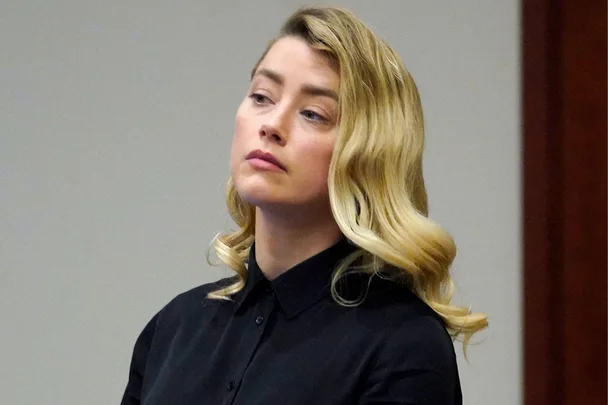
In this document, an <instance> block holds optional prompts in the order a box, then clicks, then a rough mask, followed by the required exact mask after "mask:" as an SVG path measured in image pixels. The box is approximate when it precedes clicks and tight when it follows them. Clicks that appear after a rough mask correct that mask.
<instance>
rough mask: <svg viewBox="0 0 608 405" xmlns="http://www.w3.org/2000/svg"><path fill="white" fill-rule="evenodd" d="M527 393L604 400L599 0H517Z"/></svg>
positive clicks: (538, 400) (558, 402) (527, 397)
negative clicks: (520, 69) (520, 46)
mask: <svg viewBox="0 0 608 405" xmlns="http://www.w3.org/2000/svg"><path fill="white" fill-rule="evenodd" d="M520 4H521V20H522V25H521V27H522V48H521V49H522V93H521V94H522V102H523V110H522V113H523V115H522V123H523V139H522V140H523V150H522V153H523V190H522V191H523V218H522V221H523V224H522V225H523V235H522V237H523V276H524V277H523V278H524V282H523V283H524V284H523V316H524V319H523V323H524V334H523V344H524V390H523V391H524V404H525V405H582V404H584V405H596V404H597V405H600V404H602V405H605V404H606V356H607V352H606V344H607V334H606V307H607V302H606V271H607V269H606V246H607V242H606V210H607V206H606V171H607V170H606V149H607V146H606V120H607V118H606V90H607V85H606V0H522V2H521V3H520Z"/></svg>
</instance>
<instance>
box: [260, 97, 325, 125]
mask: <svg viewBox="0 0 608 405" xmlns="http://www.w3.org/2000/svg"><path fill="white" fill-rule="evenodd" d="M249 98H250V99H251V100H252V101H253V103H254V104H255V105H256V106H263V105H265V104H266V102H268V101H270V99H269V98H268V97H266V96H265V95H263V94H259V93H251V94H250V95H249ZM301 114H302V115H303V116H304V118H306V119H307V120H308V121H312V122H315V123H319V124H327V123H328V122H329V120H328V119H327V118H325V117H324V116H322V115H321V114H318V113H316V112H314V111H312V110H304V111H302V113H301ZM310 114H312V115H313V117H314V118H310V117H309V116H308V115H310Z"/></svg>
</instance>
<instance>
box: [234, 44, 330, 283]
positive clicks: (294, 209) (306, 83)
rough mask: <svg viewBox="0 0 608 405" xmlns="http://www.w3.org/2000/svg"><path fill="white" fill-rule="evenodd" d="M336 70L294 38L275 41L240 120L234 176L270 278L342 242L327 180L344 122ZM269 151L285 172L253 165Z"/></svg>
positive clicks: (238, 116)
mask: <svg viewBox="0 0 608 405" xmlns="http://www.w3.org/2000/svg"><path fill="white" fill-rule="evenodd" d="M339 81H340V79H339V75H338V72H336V71H335V69H333V68H332V67H331V65H330V63H329V61H328V60H327V59H326V57H324V56H323V55H321V54H320V53H318V51H316V50H314V49H312V48H310V47H309V46H308V45H307V44H306V43H305V42H303V41H302V40H300V39H297V38H294V37H286V38H282V39H280V40H279V41H277V42H276V43H275V44H274V45H273V46H272V48H271V49H270V50H269V51H268V53H267V54H266V56H265V57H264V59H263V60H262V61H261V63H260V64H259V66H258V68H257V69H256V72H255V74H254V75H253V78H252V80H251V83H250V86H249V89H248V91H247V94H246V95H245V98H244V99H243V102H242V103H241V105H240V106H239V109H238V111H237V113H236V118H235V133H234V138H233V143H232V149H231V153H230V171H231V176H232V179H233V181H234V184H235V187H236V190H237V192H238V193H239V195H240V196H241V198H243V199H244V200H245V201H247V202H249V203H251V204H253V205H255V207H256V224H255V226H256V234H255V246H256V247H255V249H256V260H257V262H258V265H259V266H260V269H262V271H263V272H264V274H265V275H266V277H267V278H268V279H270V280H272V279H274V278H276V277H277V276H279V275H280V274H282V273H283V272H285V271H287V270H288V269H290V268H291V267H293V266H294V265H296V264H298V263H300V262H302V261H304V260H305V259H307V258H308V257H310V256H313V255H315V254H317V253H319V252H321V251H322V250H325V249H326V248H328V247H330V246H331V245H333V244H334V243H336V242H337V241H338V239H339V238H340V236H341V232H340V230H339V228H338V226H337V224H336V222H335V220H334V218H333V215H332V213H331V209H330V205H329V197H328V187H327V175H328V171H329V164H330V161H331V157H332V153H333V149H334V144H335V139H336V133H337V124H338V102H337V92H338V87H339ZM254 150H261V151H263V152H269V153H271V154H272V155H274V156H275V157H276V158H277V159H279V160H280V162H281V163H282V164H283V166H285V170H281V169H278V168H277V167H273V166H268V165H266V164H264V163H263V162H260V161H259V160H258V161H255V160H248V159H247V155H248V154H249V153H250V152H251V151H254Z"/></svg>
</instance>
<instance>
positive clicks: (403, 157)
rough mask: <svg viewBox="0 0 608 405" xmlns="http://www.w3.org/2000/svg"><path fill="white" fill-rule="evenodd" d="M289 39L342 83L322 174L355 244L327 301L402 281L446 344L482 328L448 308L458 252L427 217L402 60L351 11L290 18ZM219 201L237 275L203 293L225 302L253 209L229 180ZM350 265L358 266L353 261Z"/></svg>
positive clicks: (226, 252)
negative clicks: (374, 282) (357, 286)
mask: <svg viewBox="0 0 608 405" xmlns="http://www.w3.org/2000/svg"><path fill="white" fill-rule="evenodd" d="M287 36H293V37H297V38H300V39H302V40H303V41H305V42H306V43H307V44H308V45H309V46H310V47H312V48H313V49H316V50H318V51H319V52H321V53H322V54H323V55H325V56H326V57H327V58H328V61H329V62H330V63H332V65H333V66H335V67H336V69H337V71H338V73H339V76H340V85H339V100H340V102H339V115H340V119H339V125H338V130H337V132H338V133H337V135H336V136H337V138H336V143H335V147H334V151H333V156H332V160H331V163H330V168H329V175H328V188H329V200H330V203H331V209H332V212H333V216H334V218H335V220H336V223H337V224H338V226H339V228H340V230H341V231H342V233H343V235H344V236H345V237H346V238H348V239H349V240H350V241H351V242H352V243H354V244H355V245H356V246H357V250H356V251H355V252H354V253H352V254H351V255H349V256H348V257H346V258H345V259H344V260H343V261H342V262H341V263H340V265H339V266H338V267H337V268H336V270H335V271H334V273H333V275H332V282H331V292H332V296H333V298H334V300H335V301H336V302H337V303H339V304H341V305H344V306H355V305H358V304H360V303H361V302H362V300H363V299H364V296H362V297H359V299H356V300H347V299H346V298H344V297H342V296H341V295H340V293H339V291H338V283H339V281H340V280H341V279H342V278H343V277H344V276H345V275H347V274H351V273H365V274H369V275H376V276H379V277H382V278H388V279H391V280H393V281H396V282H407V284H408V285H410V287H411V289H412V290H413V292H414V293H415V294H416V295H417V296H418V297H419V298H421V299H422V300H423V301H424V302H426V303H427V304H428V305H429V306H430V307H431V308H432V309H433V310H434V311H435V312H436V313H437V314H439V316H440V317H441V318H442V319H443V321H444V323H445V325H446V328H447V329H448V331H449V332H450V334H451V335H452V337H453V338H456V337H458V336H459V335H462V336H464V340H463V343H464V346H465V349H466V345H467V343H468V342H469V339H470V338H471V336H472V335H473V334H474V333H475V332H477V331H479V330H481V329H484V328H485V327H486V326H487V324H488V322H487V316H486V315H485V314H481V313H472V312H471V311H470V309H469V308H465V307H458V306H453V305H451V304H450V301H451V298H452V294H453V290H454V283H453V281H452V279H451V277H450V274H449V268H450V266H451V264H452V262H453V260H454V257H455V255H456V247H455V244H454V241H453V240H452V238H451V237H450V235H449V234H448V233H447V232H446V231H444V230H443V229H442V228H441V227H440V226H439V225H437V224H436V223H435V222H433V221H431V220H430V219H429V218H428V203H427V194H426V190H425V186H424V179H423V174H422V154H423V149H424V123H423V114H422V105H421V101H420V96H419V93H418V90H417V88H416V84H415V83H414V80H413V79H412V77H411V75H410V74H409V72H408V71H407V70H406V68H405V66H404V65H403V63H402V61H401V59H400V58H399V56H398V55H397V54H396V53H395V52H394V51H393V49H392V48H391V47H390V46H389V45H388V44H387V43H386V42H385V41H384V40H382V39H379V38H378V37H376V35H374V33H373V32H372V31H371V30H370V29H369V28H368V27H367V26H366V25H365V24H364V23H363V22H362V21H360V20H359V19H358V18H357V17H355V16H354V15H353V14H352V13H351V12H350V11H348V10H345V9H342V8H336V7H306V8H301V9H299V10H298V11H296V12H295V13H294V14H292V15H291V16H290V17H289V18H288V19H287V21H286V22H285V23H284V25H283V26H282V28H281V30H280V33H279V35H278V36H277V37H276V38H275V39H273V40H272V41H270V43H269V45H268V48H267V49H266V51H265V52H264V53H263V55H262V56H261V58H260V59H259V60H258V62H257V64H256V65H255V67H254V69H253V72H255V70H256V69H257V66H258V65H259V63H260V62H261V61H262V60H263V59H264V57H265V55H266V53H267V52H268V50H269V49H270V48H271V47H272V45H273V44H274V43H275V42H276V41H277V40H279V39H281V38H283V37H287ZM226 202H227V207H228V210H229V213H230V215H231V217H232V219H233V220H234V222H235V223H236V224H237V225H238V227H239V229H238V230H236V231H235V232H231V233H224V234H218V235H217V236H216V237H215V239H214V241H213V243H212V244H213V246H214V248H215V253H216V255H217V256H218V258H219V259H220V260H221V261H222V262H223V263H224V264H225V265H227V266H228V267H229V268H231V269H232V270H233V271H234V272H235V273H236V278H235V281H234V282H233V283H232V284H230V285H228V286H226V287H224V288H221V289H218V290H217V291H213V292H211V293H210V294H209V296H208V297H209V298H213V299H230V298H229V297H230V296H231V295H233V294H235V293H237V292H238V291H240V290H241V289H242V288H243V287H244V286H245V283H246V280H247V266H246V260H247V258H248V255H249V249H250V247H251V245H252V243H253V241H254V234H255V207H254V206H253V205H251V204H249V203H247V202H246V201H244V200H242V199H241V198H240V196H239V194H238V193H237V191H236V190H235V187H234V184H233V182H232V179H231V178H229V180H228V184H227V193H226ZM355 261H357V263H358V264H357V265H356V266H354V265H353V263H354V262H355Z"/></svg>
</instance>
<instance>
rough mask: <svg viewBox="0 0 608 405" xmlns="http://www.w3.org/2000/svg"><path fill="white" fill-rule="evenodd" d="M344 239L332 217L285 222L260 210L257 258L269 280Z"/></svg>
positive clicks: (256, 247)
mask: <svg viewBox="0 0 608 405" xmlns="http://www.w3.org/2000/svg"><path fill="white" fill-rule="evenodd" d="M294 218H295V219H294ZM312 218H315V219H314V220H312ZM341 236H342V234H341V232H340V228H338V225H337V224H336V222H335V220H334V218H333V216H332V215H331V213H330V214H329V215H328V216H327V215H326V216H323V217H322V216H316V217H311V216H308V215H290V216H289V218H285V217H281V216H279V215H276V214H273V213H269V212H267V211H264V210H261V209H259V208H256V218H255V258H256V262H257V264H258V266H259V267H260V270H262V272H263V273H264V275H265V276H266V278H267V279H269V280H272V279H274V278H276V277H278V276H279V275H281V274H283V273H284V272H286V271H287V270H289V269H290V268H291V267H293V266H295V265H296V264H298V263H301V262H303V261H304V260H306V259H308V258H309V257H311V256H314V255H315V254H317V253H319V252H322V251H323V250H325V249H327V248H329V247H330V246H332V245H334V244H335V243H336V242H338V240H339V239H340V237H341Z"/></svg>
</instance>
